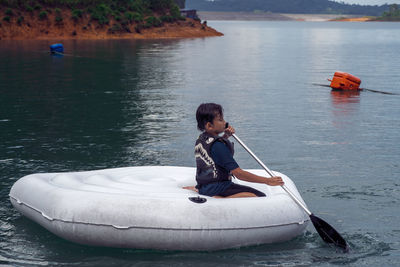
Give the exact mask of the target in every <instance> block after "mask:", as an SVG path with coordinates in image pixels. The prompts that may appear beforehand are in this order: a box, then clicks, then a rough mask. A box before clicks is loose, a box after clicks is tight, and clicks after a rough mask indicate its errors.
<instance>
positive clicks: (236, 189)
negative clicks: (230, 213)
mask: <svg viewBox="0 0 400 267" xmlns="http://www.w3.org/2000/svg"><path fill="white" fill-rule="evenodd" d="M218 196H221V197H229V198H234V197H265V194H264V193H263V192H260V191H258V190H256V189H254V188H252V187H249V186H245V185H239V184H234V183H233V184H232V185H231V186H229V187H228V188H227V189H226V190H225V191H224V192H222V193H220V194H218Z"/></svg>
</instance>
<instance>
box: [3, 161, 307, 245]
mask: <svg viewBox="0 0 400 267" xmlns="http://www.w3.org/2000/svg"><path fill="white" fill-rule="evenodd" d="M250 171H251V172H253V173H255V174H258V175H265V171H263V170H250ZM195 172H196V169H195V168H192V167H174V166H145V167H127V168H116V169H106V170H97V171H85V172H66V173H38V174H32V175H28V176H25V177H23V178H21V179H19V180H18V181H17V182H16V183H15V184H14V185H13V187H12V188H11V191H10V195H9V196H10V200H11V203H12V204H13V206H14V207H15V208H16V209H17V210H18V211H19V212H20V213H21V214H23V215H24V216H26V217H28V218H29V219H31V220H33V221H35V222H36V223H38V224H40V225H42V226H43V227H44V228H46V229H47V230H49V231H50V232H52V233H54V234H55V235H57V236H59V237H62V238H64V239H67V240H70V241H72V242H76V243H80V244H85V245H93V246H105V247H126V248H138V249H160V250H197V251H212V250H219V249H228V248H236V247H242V246H250V245H258V244H266V243H276V242H284V241H287V240H290V239H292V238H294V237H296V236H298V235H300V234H302V233H303V232H304V230H305V228H306V226H307V224H308V222H309V217H308V216H307V214H306V213H305V212H304V211H303V210H302V209H301V208H300V207H299V206H298V205H297V204H296V203H295V202H294V201H293V200H292V199H291V197H290V196H289V195H288V194H287V193H286V192H285V191H284V190H283V189H282V188H281V187H279V186H266V185H264V184H254V183H252V184H251V186H252V187H254V188H256V189H257V190H260V191H262V192H264V193H265V194H266V195H267V196H266V197H254V198H230V199H224V198H213V197H207V196H199V195H198V194H197V193H196V192H194V191H191V190H186V189H183V188H182V187H184V186H188V185H193V183H194V182H195ZM275 174H276V175H279V176H281V177H282V179H283V180H284V181H285V185H286V187H288V188H289V189H290V190H291V192H293V193H294V194H295V195H296V196H297V197H298V198H299V199H300V200H301V201H303V200H302V199H301V197H300V194H299V193H298V191H297V189H296V186H295V185H294V183H293V182H292V181H291V180H290V179H289V178H288V177H287V176H285V175H284V174H281V173H279V172H275ZM235 182H236V181H235ZM237 183H241V184H246V185H249V183H246V182H242V181H237Z"/></svg>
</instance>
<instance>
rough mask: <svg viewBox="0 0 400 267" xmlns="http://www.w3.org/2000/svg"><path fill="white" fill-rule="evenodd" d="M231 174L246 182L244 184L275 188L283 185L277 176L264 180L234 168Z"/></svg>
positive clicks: (264, 178)
mask: <svg viewBox="0 0 400 267" xmlns="http://www.w3.org/2000/svg"><path fill="white" fill-rule="evenodd" d="M231 173H232V174H233V175H234V176H235V177H236V178H238V179H240V180H243V181H246V182H252V183H259V184H267V185H270V186H276V185H283V184H284V182H283V180H282V178H281V177H279V176H274V177H271V178H266V177H262V176H258V175H255V174H252V173H251V172H248V171H245V170H242V169H241V168H236V169H234V170H233V171H231Z"/></svg>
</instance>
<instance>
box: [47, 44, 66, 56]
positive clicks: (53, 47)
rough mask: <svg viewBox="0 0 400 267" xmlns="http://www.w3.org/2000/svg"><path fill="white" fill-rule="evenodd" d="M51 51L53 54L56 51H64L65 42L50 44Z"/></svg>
mask: <svg viewBox="0 0 400 267" xmlns="http://www.w3.org/2000/svg"><path fill="white" fill-rule="evenodd" d="M50 52H51V53H52V54H55V53H64V46H63V44H52V45H50Z"/></svg>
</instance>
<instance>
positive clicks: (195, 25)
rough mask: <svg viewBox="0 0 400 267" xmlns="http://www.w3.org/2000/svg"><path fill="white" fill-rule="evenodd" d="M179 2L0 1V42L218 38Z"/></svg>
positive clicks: (113, 0)
mask: <svg viewBox="0 0 400 267" xmlns="http://www.w3.org/2000/svg"><path fill="white" fill-rule="evenodd" d="M177 4H180V5H184V1H183V0H179V1H178V0H177V2H175V1H174V0H0V39H69V38H75V39H108V38H140V39H143V38H174V37H204V36H218V35H222V34H221V33H219V32H217V31H216V30H214V29H212V28H210V27H208V26H207V25H206V23H201V22H200V20H196V19H190V18H186V17H183V16H182V15H181V13H180V9H179V6H178V5H177Z"/></svg>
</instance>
